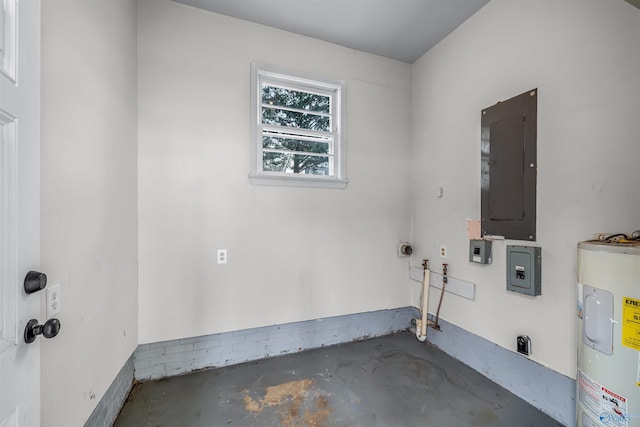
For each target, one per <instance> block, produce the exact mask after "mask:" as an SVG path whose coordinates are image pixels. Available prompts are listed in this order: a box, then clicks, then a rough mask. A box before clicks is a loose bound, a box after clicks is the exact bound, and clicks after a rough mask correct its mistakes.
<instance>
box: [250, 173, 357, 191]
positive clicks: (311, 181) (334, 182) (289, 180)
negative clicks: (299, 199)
mask: <svg viewBox="0 0 640 427" xmlns="http://www.w3.org/2000/svg"><path fill="white" fill-rule="evenodd" d="M249 179H250V180H251V184H253V185H271V186H277V187H314V188H337V189H345V188H347V183H348V182H349V181H347V180H346V179H333V178H330V179H327V178H297V177H291V176H265V175H249Z"/></svg>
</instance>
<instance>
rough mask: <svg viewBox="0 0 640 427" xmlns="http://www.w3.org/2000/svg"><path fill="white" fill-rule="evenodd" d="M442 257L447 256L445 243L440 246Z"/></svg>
mask: <svg viewBox="0 0 640 427" xmlns="http://www.w3.org/2000/svg"><path fill="white" fill-rule="evenodd" d="M440 258H442V259H446V258H447V247H446V246H445V245H441V246H440Z"/></svg>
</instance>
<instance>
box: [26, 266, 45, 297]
mask: <svg viewBox="0 0 640 427" xmlns="http://www.w3.org/2000/svg"><path fill="white" fill-rule="evenodd" d="M45 286H47V275H46V274H44V273H40V272H38V271H30V272H28V273H27V275H26V276H25V278H24V291H25V292H26V293H27V294H32V293H34V292H38V291H41V290H43V289H44V287H45Z"/></svg>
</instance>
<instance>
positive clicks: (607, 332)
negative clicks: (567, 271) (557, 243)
mask: <svg viewBox="0 0 640 427" xmlns="http://www.w3.org/2000/svg"><path fill="white" fill-rule="evenodd" d="M577 302H578V310H577V314H578V328H577V334H578V335H577V344H578V371H577V375H576V425H577V426H578V427H596V426H598V427H602V426H607V427H611V426H613V427H632V426H638V427H640V241H638V240H636V241H629V240H623V242H614V243H608V242H607V241H589V242H582V243H579V244H578V301H577Z"/></svg>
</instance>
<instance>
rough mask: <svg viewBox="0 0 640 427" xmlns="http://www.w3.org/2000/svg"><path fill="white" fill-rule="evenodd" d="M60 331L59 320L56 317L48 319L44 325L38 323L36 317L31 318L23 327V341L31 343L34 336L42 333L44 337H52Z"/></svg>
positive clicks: (34, 338)
mask: <svg viewBox="0 0 640 427" xmlns="http://www.w3.org/2000/svg"><path fill="white" fill-rule="evenodd" d="M58 332H60V321H59V320H58V319H49V320H47V321H46V322H44V325H39V324H38V321H37V320H36V319H31V320H29V322H28V323H27V327H26V328H24V342H26V343H27V344H31V343H32V342H34V341H35V340H36V337H37V336H38V335H40V334H42V335H43V336H44V337H45V338H53V337H55V336H56V335H58Z"/></svg>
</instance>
